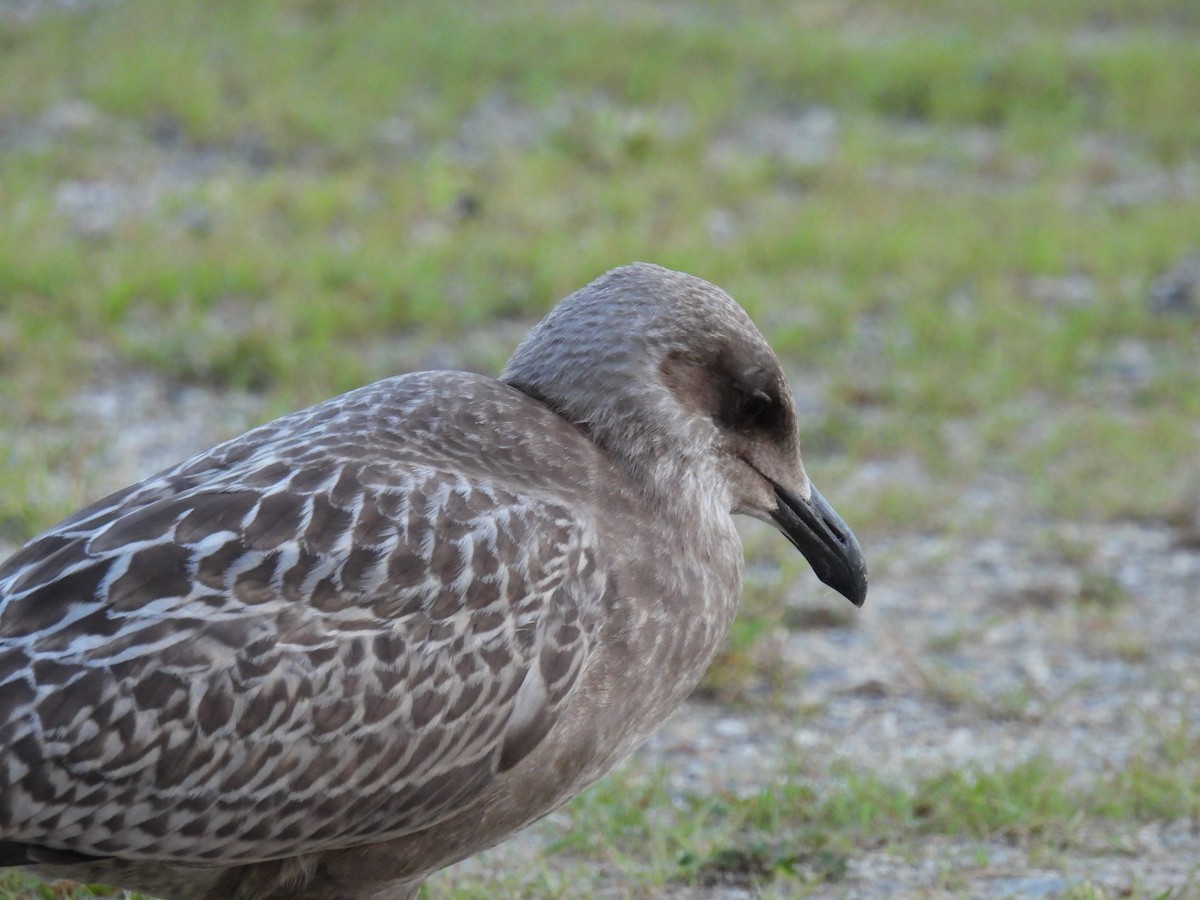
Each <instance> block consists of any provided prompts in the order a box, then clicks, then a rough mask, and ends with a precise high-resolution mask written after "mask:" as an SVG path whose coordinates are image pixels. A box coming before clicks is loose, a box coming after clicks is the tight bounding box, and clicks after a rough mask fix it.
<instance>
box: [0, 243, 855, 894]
mask: <svg viewBox="0 0 1200 900" xmlns="http://www.w3.org/2000/svg"><path fill="white" fill-rule="evenodd" d="M797 431H798V428H797V419H796V406H795V403H794V401H793V397H792V394H791V391H790V389H789V388H788V385H787V382H786V379H785V377H784V374H783V369H782V367H781V366H780V363H779V361H778V360H777V359H776V357H775V354H774V353H773V352H772V350H771V348H770V346H769V345H768V344H767V341H766V340H765V339H764V338H763V336H762V335H761V333H760V332H759V331H758V329H757V328H755V326H754V325H753V323H752V322H751V321H750V319H749V317H748V316H747V315H746V313H745V312H744V311H743V310H742V309H741V307H740V306H738V305H737V304H736V303H735V302H734V301H733V300H732V299H730V297H729V296H728V295H726V294H725V293H724V292H722V291H721V290H720V289H718V288H716V287H714V286H713V285H711V284H709V283H707V282H705V281H702V280H700V279H698V278H694V277H692V276H690V275H685V274H682V273H679V272H673V271H669V270H667V269H663V268H660V267H658V266H652V265H648V264H640V263H639V264H634V265H630V266H625V267H622V268H619V269H615V270H613V271H611V272H609V273H607V274H606V275H603V276H602V277H600V278H599V279H597V280H596V281H593V282H592V283H591V284H589V285H587V286H586V287H584V288H583V289H581V290H579V291H577V292H576V293H575V294H573V295H571V296H570V297H568V298H567V299H565V300H563V301H562V302H560V303H559V304H558V305H557V306H556V307H555V308H554V309H553V310H552V311H551V312H550V313H549V314H548V315H547V316H546V318H545V319H543V320H542V322H540V323H539V324H538V325H537V326H536V327H535V328H534V329H533V330H532V331H531V332H530V333H529V335H528V336H527V337H526V338H525V340H524V341H523V342H522V343H521V345H520V346H519V347H518V348H517V350H516V351H515V353H514V354H513V357H512V359H511V360H510V361H509V363H508V365H507V366H506V367H505V369H504V371H503V372H502V373H501V375H500V377H499V379H493V378H487V377H483V376H479V375H473V374H468V373H463V372H420V373H414V374H409V375H401V376H398V377H394V378H389V379H386V380H383V381H380V382H377V383H375V384H372V385H368V386H367V387H363V388H360V389H358V390H355V391H351V392H350V393H347V394H344V395H342V396H340V397H336V398H334V399H332V400H329V401H327V402H325V403H322V404H320V405H318V406H314V407H312V408H310V409H306V410H302V411H300V412H297V413H293V414H291V415H288V416H285V417H283V418H281V419H278V420H276V421H274V422H270V423H268V424H266V425H263V426H261V427H259V428H256V429H254V430H253V431H250V432H248V433H247V434H244V435H242V436H241V437H238V438H235V439H233V440H231V441H228V442H226V443H223V444H220V445H218V446H216V447H213V448H212V449H211V450H208V451H206V452H204V453H201V454H199V455H198V456H195V457H193V458H191V459H189V460H186V461H184V462H182V463H180V464H178V465H176V466H174V467H172V468H170V469H167V470H165V471H163V472H160V473H158V474H156V475H152V476H150V477H149V478H147V479H146V480H144V481H142V482H140V483H139V484H136V485H134V486H132V487H129V488H126V489H125V490H123V491H120V492H118V493H116V494H113V495H112V496H110V497H108V498H106V499H104V500H101V501H99V502H98V503H96V504H94V505H92V506H90V507H88V508H87V509H84V510H82V511H80V512H78V513H76V514H75V515H73V516H71V517H70V518H68V519H66V520H65V521H63V522H61V523H59V524H58V525H56V526H54V527H53V528H51V529H50V530H49V531H47V532H46V533H44V534H42V535H40V536H39V537H36V538H34V539H33V540H32V541H30V542H29V543H28V544H27V545H25V547H23V548H22V549H21V550H20V551H19V552H18V553H17V554H16V555H15V556H13V557H12V558H10V559H9V560H8V561H7V562H6V563H4V564H3V566H0V748H2V750H3V752H2V754H0V865H24V866H29V867H31V868H32V869H33V870H34V871H36V872H38V873H40V874H43V875H46V876H52V877H60V878H72V879H75V880H80V881H88V882H100V883H107V884H112V885H117V886H120V887H124V888H128V889H135V890H140V891H144V892H146V893H149V894H152V895H155V896H159V897H165V898H171V900H200V898H210V900H216V898H222V900H228V898H235V900H269V898H270V900H282V898H285V897H286V898H310V900H317V898H323V900H331V898H342V900H352V898H368V897H380V896H387V897H392V898H404V897H411V896H414V895H415V894H416V891H417V889H418V886H419V885H420V883H421V881H422V880H423V879H424V878H425V877H426V876H427V875H428V874H430V873H431V872H433V871H436V870H437V869H440V868H442V867H444V866H446V865H449V864H450V863H452V862H455V861H457V860H460V859H463V858H464V857H467V856H469V855H471V854H473V853H475V852H477V851H479V850H481V849H484V848H486V847H489V846H491V845H493V844H496V843H498V842H499V841H501V840H503V839H504V838H505V837H506V836H508V835H509V834H511V833H512V832H513V831H515V830H517V829H519V828H521V827H522V826H524V825H526V824H528V823H530V822H532V821H534V820H536V819H538V818H539V817H541V816H543V815H545V814H546V813H548V812H550V811H551V810H553V809H555V808H556V807H557V806H559V805H561V804H562V803H564V802H565V801H566V800H568V799H570V798H571V797H573V796H574V795H575V794H577V793H579V792H580V791H581V790H583V789H584V788H585V787H587V786H588V785H589V784H591V783H592V782H594V781H595V780H596V779H597V778H599V777H600V776H601V775H603V774H604V773H605V772H607V771H609V770H610V769H611V768H612V767H613V766H615V765H616V764H617V763H618V762H619V761H620V760H621V759H623V758H624V757H625V756H626V755H627V754H628V753H629V752H631V751H632V750H633V749H634V748H635V747H636V746H637V745H638V744H639V743H640V742H641V741H642V740H643V739H644V738H645V737H647V736H648V735H649V734H650V733H651V732H652V731H653V730H654V729H655V728H656V727H657V726H658V725H659V724H660V723H661V722H662V721H663V720H664V719H665V718H666V716H667V715H668V714H669V713H670V712H671V710H673V709H674V708H675V707H676V706H678V705H679V704H680V703H681V702H682V701H683V700H684V699H685V698H686V697H687V695H688V694H689V692H690V691H691V690H692V688H693V687H694V686H695V685H696V683H697V681H698V680H699V679H700V677H701V675H702V674H703V672H704V670H705V669H706V667H707V666H708V664H709V662H710V661H711V659H712V657H713V655H714V653H715V651H716V649H717V647H718V645H719V644H720V642H721V640H722V638H723V637H724V636H725V634H726V632H727V630H728V628H729V625H730V623H731V621H732V619H733V617H734V614H735V612H736V609H737V602H738V596H739V593H740V589H741V583H740V579H741V556H742V547H741V542H740V539H739V537H738V533H737V530H736V529H735V527H734V521H733V515H735V514H744V515H749V516H754V517H757V518H760V519H763V520H764V521H767V522H770V523H771V524H773V525H775V526H776V527H777V528H779V529H780V531H782V532H783V534H784V535H785V536H786V537H787V538H788V540H790V541H791V542H792V543H793V544H794V545H795V546H796V548H797V549H799V550H800V552H801V553H803V554H804V555H805V556H806V557H807V558H808V559H809V560H810V562H811V563H812V566H813V569H814V571H815V572H816V573H817V575H818V576H819V577H820V578H821V579H822V580H823V581H825V582H826V583H827V584H829V585H831V586H832V587H834V588H835V589H836V590H838V591H839V592H841V593H843V594H844V595H845V596H846V597H847V598H849V600H850V601H851V602H853V603H855V604H856V605H859V604H861V603H862V601H863V599H864V597H865V595H866V588H867V576H866V567H865V563H864V561H863V556H862V552H861V551H860V549H859V546H858V543H857V542H856V540H855V538H854V535H853V534H852V533H851V531H850V529H849V528H847V527H846V525H845V523H844V522H842V520H841V519H840V518H839V517H838V516H837V514H836V513H835V512H834V511H833V508H832V507H831V506H830V505H829V504H828V503H827V502H826V501H825V500H824V498H823V497H822V496H821V494H820V493H819V492H818V491H817V490H816V489H815V488H814V487H813V486H812V484H811V483H810V482H809V480H808V477H807V475H806V474H805V471H804V468H803V465H802V463H801V459H800V450H799V443H798V438H797Z"/></svg>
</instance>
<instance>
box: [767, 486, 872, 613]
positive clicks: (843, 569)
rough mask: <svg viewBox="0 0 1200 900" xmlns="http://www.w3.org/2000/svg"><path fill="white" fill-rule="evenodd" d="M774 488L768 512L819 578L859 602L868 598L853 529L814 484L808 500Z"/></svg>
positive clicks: (860, 603) (862, 563) (861, 558)
mask: <svg viewBox="0 0 1200 900" xmlns="http://www.w3.org/2000/svg"><path fill="white" fill-rule="evenodd" d="M810 487H812V486H811V484H810ZM774 488H775V496H776V497H778V498H779V506H778V507H777V508H776V510H775V511H774V512H773V513H771V520H772V521H773V522H774V523H775V527H776V528H778V529H779V530H780V531H782V532H783V534H784V535H785V536H786V537H787V539H788V540H789V541H791V542H792V543H793V544H794V545H795V547H796V549H797V550H799V551H800V552H801V553H803V554H804V558H805V559H807V560H808V564H809V565H810V566H812V568H813V572H815V573H816V575H817V577H818V578H820V579H821V581H823V582H825V584H827V585H829V586H830V587H831V588H833V589H834V590H835V591H837V592H838V593H839V594H841V595H842V596H844V597H845V598H846V599H847V600H849V601H850V602H851V603H853V604H854V605H855V606H862V605H863V601H864V600H866V599H867V561H866V560H865V559H863V553H862V548H861V547H859V546H858V540H857V539H856V538H855V537H854V534H853V532H851V531H850V529H849V528H847V527H846V523H845V522H843V521H842V518H841V516H839V515H838V514H837V513H835V512H834V511H833V507H832V506H830V505H829V504H828V503H826V502H825V498H824V497H822V496H821V494H820V492H819V491H818V490H817V489H816V488H815V487H812V492H811V494H810V495H809V498H808V499H807V500H805V499H803V498H802V497H800V496H799V495H798V494H795V493H793V492H792V491H789V490H787V489H786V488H782V487H780V486H779V485H777V484H776V485H774Z"/></svg>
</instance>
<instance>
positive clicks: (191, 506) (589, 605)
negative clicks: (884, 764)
mask: <svg viewBox="0 0 1200 900" xmlns="http://www.w3.org/2000/svg"><path fill="white" fill-rule="evenodd" d="M253 434H254V433H252V435H253ZM296 434H298V435H300V436H301V437H303V436H304V432H303V430H301V431H299V432H296ZM289 441H290V442H289ZM289 441H281V440H279V439H274V440H273V441H272V439H268V440H265V441H264V442H262V443H261V444H260V445H259V446H258V447H257V449H254V450H253V452H250V453H248V454H245V455H244V456H242V457H241V458H240V459H238V460H237V461H236V462H235V463H234V464H225V463H222V462H219V461H216V462H214V460H215V459H216V457H217V456H219V455H220V454H214V456H213V458H212V459H209V460H208V462H207V463H203V464H201V463H192V464H191V468H190V469H189V468H188V467H187V466H184V467H180V468H178V469H176V470H173V471H172V472H169V473H165V474H164V475H163V476H160V477H159V478H157V479H155V480H153V481H152V482H148V483H147V484H146V485H143V486H142V487H141V488H139V489H134V490H133V491H132V492H126V493H125V494H124V495H117V496H116V499H113V500H110V501H109V502H107V503H106V504H105V503H102V504H100V505H98V506H97V507H96V508H95V509H94V510H92V511H84V512H83V513H80V514H78V515H77V516H75V517H73V518H72V519H71V520H68V521H67V522H66V523H64V524H63V525H62V526H60V527H59V528H57V529H55V530H54V531H53V532H52V533H50V534H48V535H47V536H46V537H44V538H42V539H40V540H39V541H35V542H34V543H33V544H31V545H29V547H27V548H26V549H25V550H24V551H22V552H21V553H19V554H18V555H17V557H14V558H13V560H10V562H9V563H8V564H6V566H5V567H4V568H3V569H0V592H2V594H3V597H4V600H3V606H2V608H0V648H2V649H0V745H2V746H3V747H4V748H5V753H4V754H3V758H2V759H0V835H2V836H3V837H4V838H5V839H8V840H12V841H17V842H20V843H28V844H33V845H42V846H47V847H54V848H59V849H64V850H69V851H74V852H77V853H85V854H92V855H110V854H111V855H120V856H122V857H126V858H146V859H169V860H175V861H183V862H200V863H202V862H206V861H209V862H211V861H217V860H220V861H222V862H247V861H252V860H257V859H265V858H272V857H281V856H290V855H295V854H299V853H304V852H311V851H314V850H318V849H325V848H332V847H342V846H352V845H355V844H360V843H365V842H368V841H372V840H382V839H386V838H388V837H393V836H397V835H400V834H404V833H408V832H412V831H416V830H419V829H422V828H425V827H428V826H429V825H432V824H434V823H436V822H437V821H440V820H441V819H443V818H445V817H447V816H449V815H451V814H453V813H455V812H457V811H459V810H461V809H463V808H464V807H465V806H466V805H467V804H469V803H470V801H471V800H472V799H473V798H474V797H476V796H477V795H478V793H479V792H480V790H481V788H482V787H483V786H484V785H486V784H487V783H488V782H490V781H491V780H492V779H493V778H494V777H496V775H497V774H498V773H500V772H502V771H504V770H505V769H507V768H510V767H512V766H513V765H515V764H516V763H518V762H519V761H520V760H521V759H522V758H523V757H524V756H525V755H526V754H527V753H528V752H529V751H530V750H531V749H532V748H533V747H535V746H536V745H537V743H538V742H539V741H540V740H541V739H542V738H543V737H544V736H545V734H546V733H547V732H548V731H549V729H550V728H551V727H553V724H554V722H555V720H556V717H557V714H558V712H559V711H560V710H561V709H562V708H563V706H564V705H565V704H566V703H567V702H568V701H569V699H570V696H571V694H572V691H573V689H574V686H575V685H576V683H577V681H578V679H579V675H580V673H581V672H582V670H583V667H584V666H585V664H586V660H587V656H588V652H589V649H590V647H591V643H592V640H593V637H594V633H595V630H596V627H597V623H598V617H599V609H600V603H601V600H602V597H603V595H604V592H605V580H604V576H603V574H602V567H599V566H597V565H596V546H595V539H594V536H593V532H592V530H591V528H590V527H589V526H588V525H587V523H585V522H581V521H579V520H578V519H577V517H576V516H575V515H574V514H573V513H572V510H571V509H570V508H568V507H567V506H566V505H563V504H562V503H560V502H555V501H551V500H549V499H547V498H546V496H545V495H544V494H539V492H537V491H536V490H532V491H531V490H530V489H528V487H527V486H525V487H520V488H518V487H514V486H512V484H511V481H510V480H508V479H505V478H502V477H497V476H495V475H489V474H487V473H483V474H480V473H475V474H472V475H468V474H462V473H461V472H456V471H450V470H447V469H445V468H439V467H435V466H432V465H429V464H420V463H417V462H413V461H411V460H410V461H406V462H402V463H401V464H397V463H396V462H395V460H386V461H381V459H380V458H379V457H378V455H377V454H376V453H375V452H373V451H371V450H370V449H369V448H368V450H366V451H364V450H363V448H362V447H355V448H350V447H349V446H348V445H337V446H334V447H330V446H317V447H315V448H314V447H313V446H312V442H311V441H308V440H300V439H297V440H290V439H289ZM319 443H320V442H318V444H319ZM289 446H296V447H300V446H303V447H304V448H305V449H304V450H303V452H302V453H301V454H300V455H299V456H292V457H289V456H288V454H287V453H284V452H281V447H282V448H285V449H286V447H289ZM218 449H220V448H218ZM242 449H245V448H242ZM352 451H353V452H352ZM238 452H239V453H241V451H240V450H239V451H238ZM356 454H357V455H356ZM417 455H422V454H420V453H418V454H417ZM423 455H425V456H428V455H429V454H428V453H424V454H423Z"/></svg>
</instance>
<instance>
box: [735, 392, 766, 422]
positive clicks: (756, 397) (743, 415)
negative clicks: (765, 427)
mask: <svg viewBox="0 0 1200 900" xmlns="http://www.w3.org/2000/svg"><path fill="white" fill-rule="evenodd" d="M772 405H773V401H772V400H771V395H770V394H768V393H767V392H766V391H764V390H755V391H751V392H749V393H744V392H739V394H738V398H737V401H736V406H735V409H734V418H735V421H736V423H737V424H738V425H739V426H741V427H743V428H754V427H755V426H757V425H759V424H760V423H761V422H762V421H763V419H764V418H765V417H766V416H767V414H768V413H769V412H771V407H772Z"/></svg>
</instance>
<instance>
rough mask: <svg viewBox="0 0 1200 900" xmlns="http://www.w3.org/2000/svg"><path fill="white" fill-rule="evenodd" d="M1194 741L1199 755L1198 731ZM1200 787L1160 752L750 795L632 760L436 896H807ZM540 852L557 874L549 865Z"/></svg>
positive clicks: (1181, 799) (439, 886)
mask: <svg viewBox="0 0 1200 900" xmlns="http://www.w3.org/2000/svg"><path fill="white" fill-rule="evenodd" d="M1188 746H1189V747H1190V751H1189V752H1194V751H1195V750H1196V749H1197V748H1196V746H1195V739H1194V736H1193V737H1192V738H1190V739H1188ZM1198 791H1200V770H1197V768H1196V766H1195V764H1194V761H1193V760H1185V759H1183V758H1180V757H1179V756H1178V755H1175V756H1173V755H1171V753H1169V752H1166V751H1164V750H1162V749H1159V750H1150V751H1148V754H1147V756H1145V757H1142V758H1137V759H1134V760H1133V761H1132V762H1131V763H1130V765H1129V766H1128V767H1126V768H1125V769H1124V770H1122V771H1114V772H1110V773H1107V774H1103V775H1100V776H1098V777H1096V778H1094V779H1093V780H1092V781H1091V782H1089V783H1083V784H1081V783H1080V782H1079V780H1078V778H1076V777H1074V776H1073V774H1072V773H1071V772H1070V771H1068V770H1067V769H1066V768H1064V767H1063V766H1061V765H1058V764H1055V763H1053V762H1051V761H1049V760H1048V759H1047V758H1045V757H1040V756H1035V757H1032V758H1030V759H1027V760H1025V761H1022V762H1017V763H1014V764H1010V765H1007V766H998V767H996V768H993V769H982V768H970V769H965V770H964V769H946V770H943V771H938V772H935V773H933V774H929V775H926V776H924V777H921V778H919V779H917V780H916V781H915V782H913V783H907V784H906V783H900V782H894V781H889V780H885V779H881V778H878V777H875V776H871V775H869V774H868V775H863V774H860V773H854V772H850V771H842V772H840V773H837V774H835V776H834V778H833V780H832V781H831V782H830V783H829V784H828V785H826V786H825V787H822V788H814V787H812V786H811V784H810V779H807V778H803V779H801V778H790V777H788V778H783V779H781V780H780V781H779V782H778V783H776V784H774V785H772V786H771V787H770V788H768V789H765V790H763V791H761V792H759V793H755V794H751V795H749V796H736V795H728V794H727V795H717V796H713V795H710V794H707V793H705V794H694V793H689V792H687V791H680V790H678V789H675V788H673V787H672V786H671V782H670V780H669V777H668V776H667V774H666V773H664V772H662V771H658V770H654V771H646V770H644V769H640V768H638V767H637V766H631V767H627V768H626V769H624V770H622V771H621V772H619V773H617V774H616V775H614V776H611V777H610V778H608V779H606V780H605V781H604V782H602V783H601V784H600V785H599V786H597V788H595V789H593V790H592V791H590V792H588V793H587V794H585V795H584V796H583V797H581V798H579V799H578V800H576V801H575V802H574V803H572V804H571V805H570V806H569V807H567V808H566V810H565V811H564V812H563V813H560V814H557V815H556V816H555V818H554V820H553V821H552V823H550V824H548V825H545V826H537V827H535V831H537V832H540V833H541V834H542V835H543V836H545V837H546V839H547V844H546V846H545V848H544V852H545V854H546V855H545V856H544V857H540V859H539V862H537V863H533V864H528V865H527V871H525V872H521V869H520V867H519V866H517V867H516V873H514V872H513V871H512V870H513V868H514V867H513V866H512V865H511V863H510V865H508V866H505V867H503V868H504V869H506V870H507V871H505V872H504V873H503V874H499V873H497V874H495V875H494V876H493V880H489V879H488V878H486V877H484V876H482V875H480V874H478V872H475V871H474V870H473V872H472V875H471V876H469V878H468V881H469V883H471V884H472V885H474V886H473V887H472V888H471V889H469V890H467V891H466V892H465V893H461V894H460V893H457V890H458V886H459V882H458V881H457V879H456V880H455V881H453V882H451V881H450V879H449V878H448V876H439V877H438V878H435V879H434V880H433V881H432V882H431V885H430V888H429V891H428V893H429V896H431V897H449V896H454V897H482V896H487V895H488V894H487V891H488V890H492V891H498V890H500V889H501V887H500V886H501V885H507V886H511V885H512V884H514V883H519V884H520V885H521V886H522V889H523V895H525V896H530V897H557V896H562V895H563V894H562V891H563V885H564V884H570V883H571V879H572V873H573V872H575V873H576V876H577V877H581V876H579V875H578V869H577V867H579V866H580V865H581V861H583V860H586V861H587V863H588V864H589V865H594V864H595V863H596V861H601V862H602V863H603V864H604V868H605V869H606V870H607V871H613V872H619V873H621V874H620V879H621V881H622V883H628V884H637V885H642V886H643V888H644V889H645V890H646V891H647V893H646V896H657V894H655V893H654V891H655V890H656V889H657V890H662V889H666V888H669V887H670V886H672V885H676V886H677V885H681V884H691V885H701V886H703V885H708V886H714V885H722V886H725V887H727V888H728V887H741V888H745V889H750V890H752V891H753V892H754V894H755V896H781V897H783V896H802V895H803V894H804V893H805V892H807V891H808V890H811V889H812V888H813V887H815V886H816V885H819V884H822V883H833V884H834V885H836V884H837V883H838V882H839V881H842V880H843V879H844V878H845V877H846V875H847V872H848V865H849V861H850V860H853V859H855V858H857V857H860V856H862V855H863V854H865V853H867V852H879V851H881V850H886V852H887V853H889V854H892V855H895V856H900V857H903V856H906V855H908V854H912V853H915V852H918V849H919V847H920V846H921V845H922V843H923V842H926V841H930V840H934V839H950V840H952V841H954V842H956V843H957V844H959V845H960V846H965V847H967V848H970V847H971V846H972V845H973V846H974V847H975V851H974V855H975V858H976V860H977V862H978V865H977V866H976V868H979V869H984V870H986V868H987V859H988V854H989V847H994V846H997V845H1000V846H1017V847H1020V848H1021V849H1022V850H1023V851H1024V852H1025V853H1026V854H1028V855H1029V856H1030V857H1031V858H1037V857H1039V855H1040V856H1042V857H1046V858H1052V857H1053V855H1054V854H1055V853H1058V852H1061V851H1063V850H1065V849H1069V848H1071V847H1074V846H1080V845H1083V844H1086V843H1087V842H1089V841H1092V840H1093V839H1094V835H1095V834H1110V835H1111V834H1112V829H1113V827H1114V826H1116V825H1118V824H1119V823H1122V822H1126V823H1128V822H1133V823H1146V822H1153V821H1160V820H1167V821H1174V820H1177V819H1180V818H1186V817H1188V816H1194V815H1196V814H1197V813H1200V793H1198ZM550 835H554V836H555V837H553V838H550V837H549V836H550ZM543 860H550V861H551V865H553V866H555V867H556V868H555V869H553V870H547V869H545V868H544V865H545V863H544V861H543ZM471 878H474V879H477V880H474V881H472V880H471ZM514 879H515V882H514ZM450 884H453V885H455V887H454V890H453V891H452V890H451V889H450ZM1083 887H1084V885H1081V884H1078V885H1075V887H1074V888H1073V889H1078V890H1082V889H1083ZM472 891H477V893H473V892H472ZM567 895H570V893H569V891H568V893H567ZM639 896H640V895H639Z"/></svg>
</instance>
